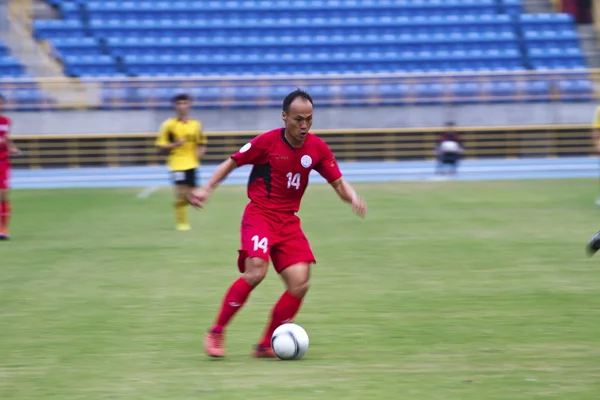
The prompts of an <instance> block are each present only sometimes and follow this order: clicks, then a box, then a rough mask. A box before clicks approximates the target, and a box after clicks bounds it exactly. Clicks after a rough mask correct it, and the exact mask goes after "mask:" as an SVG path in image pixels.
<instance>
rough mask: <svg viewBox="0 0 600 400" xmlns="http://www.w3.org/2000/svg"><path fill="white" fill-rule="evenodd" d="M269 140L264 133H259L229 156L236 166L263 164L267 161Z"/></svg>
mask: <svg viewBox="0 0 600 400" xmlns="http://www.w3.org/2000/svg"><path fill="white" fill-rule="evenodd" d="M269 147H270V141H269V140H268V137H266V134H264V133H263V134H262V135H259V136H257V137H255V138H254V139H252V140H251V141H250V142H249V143H246V144H245V145H243V146H242V148H241V149H239V150H238V151H237V153H235V154H234V155H232V156H231V158H232V159H233V161H235V163H236V164H237V166H238V167H241V166H242V165H249V164H251V165H257V164H265V163H267V162H268V161H269V157H268V156H269Z"/></svg>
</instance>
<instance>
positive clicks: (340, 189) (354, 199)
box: [331, 178, 367, 217]
mask: <svg viewBox="0 0 600 400" xmlns="http://www.w3.org/2000/svg"><path fill="white" fill-rule="evenodd" d="M331 187H333V189H334V190H335V192H336V193H337V194H338V196H340V198H341V199H342V200H343V201H344V202H346V203H348V204H352V211H353V212H354V213H355V214H356V215H358V216H360V217H365V216H366V215H367V203H366V202H365V199H364V198H362V197H360V196H358V195H357V194H356V191H355V190H354V188H353V187H352V185H350V184H349V183H348V182H346V181H345V180H344V178H340V179H338V180H336V181H333V182H331Z"/></svg>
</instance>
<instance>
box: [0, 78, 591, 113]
mask: <svg viewBox="0 0 600 400" xmlns="http://www.w3.org/2000/svg"><path fill="white" fill-rule="evenodd" d="M599 82H600V70H587V69H586V70H576V71H573V70H571V71H547V72H543V71H520V72H496V73H479V74H475V73H452V74H450V73H447V74H443V73H437V74H377V75H366V74H361V75H335V76H333V75H321V76H314V75H311V76H295V77H274V76H256V77H237V78H236V77H228V78H224V77H218V76H214V77H178V78H172V77H164V78H163V77H160V78H159V77H156V78H128V79H116V78H115V79H110V78H106V79H76V78H40V79H36V80H26V79H11V80H7V79H4V80H3V79H0V93H3V95H4V96H5V97H6V98H7V99H8V108H9V109H11V110H20V109H31V108H35V109H50V110H51V109H61V108H70V109H94V108H103V109H131V108H132V109H143V108H163V107H169V106H170V105H169V99H170V96H172V95H173V94H175V93H177V92H189V93H190V94H192V95H193V97H194V98H195V105H196V106H197V107H225V108H227V107H269V106H276V105H279V104H280V103H281V99H282V98H283V97H284V96H285V94H287V93H288V92H289V91H290V90H293V89H294V88H296V87H304V88H307V89H308V90H309V91H311V93H312V94H313V96H314V97H315V100H317V101H318V102H319V104H321V105H355V104H370V105H384V104H431V103H437V104H440V103H449V104H452V103H493V102H535V101H592V100H594V99H597V98H598V90H597V87H598V83H599ZM569 83H579V84H583V85H582V86H578V87H569ZM498 84H504V85H505V86H504V87H498ZM532 85H534V86H532ZM535 85H537V86H535ZM31 89H42V90H43V91H42V92H40V93H41V94H40V95H38V96H37V97H34V98H30V96H29V95H27V94H26V93H25V92H26V91H28V90H31ZM61 94H63V95H62V96H61ZM28 96H29V97H28Z"/></svg>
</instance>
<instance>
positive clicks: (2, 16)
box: [0, 0, 8, 36]
mask: <svg viewBox="0 0 600 400" xmlns="http://www.w3.org/2000/svg"><path fill="white" fill-rule="evenodd" d="M6 32H8V0H0V36H1V35H3V34H5V33H6Z"/></svg>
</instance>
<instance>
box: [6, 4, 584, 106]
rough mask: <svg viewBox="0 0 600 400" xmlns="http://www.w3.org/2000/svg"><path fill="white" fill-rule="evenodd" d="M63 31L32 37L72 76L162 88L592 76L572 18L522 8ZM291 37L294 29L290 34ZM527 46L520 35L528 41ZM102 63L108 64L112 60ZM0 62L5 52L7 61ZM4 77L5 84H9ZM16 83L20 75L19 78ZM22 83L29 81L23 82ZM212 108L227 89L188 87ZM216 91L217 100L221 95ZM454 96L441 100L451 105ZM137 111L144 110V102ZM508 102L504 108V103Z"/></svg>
mask: <svg viewBox="0 0 600 400" xmlns="http://www.w3.org/2000/svg"><path fill="white" fill-rule="evenodd" d="M52 3H53V4H55V5H57V6H58V7H59V9H60V10H61V13H62V15H63V18H64V20H62V21H37V22H36V23H35V25H34V27H35V35H36V37H37V38H39V39H47V40H51V42H52V44H53V46H54V47H55V49H56V50H57V51H58V53H59V54H60V56H61V57H62V58H63V60H64V62H65V64H66V70H67V72H68V73H69V74H71V75H74V76H83V77H85V76H92V77H104V76H107V77H108V76H122V75H123V74H127V75H133V76H137V75H146V76H155V77H158V78H160V77H177V76H179V77H182V76H193V75H203V76H215V77H218V76H237V77H248V78H252V77H253V76H257V75H265V74H267V75H274V76H279V75H300V74H301V75H329V74H336V75H338V74H378V73H394V72H406V73H426V72H428V73H446V72H448V73H452V72H456V71H459V72H465V73H472V74H477V73H479V72H484V71H488V72H489V71H497V72H503V71H507V72H510V71H517V70H524V69H526V65H527V66H531V67H532V68H534V69H538V70H548V71H554V70H557V69H570V70H573V69H581V68H586V66H585V59H584V57H583V54H582V51H581V47H580V44H579V40H578V39H579V38H578V34H577V31H576V29H575V25H574V22H573V19H572V17H570V16H569V15H566V14H535V15H529V14H523V5H522V0H288V1H286V2H281V1H277V0H190V1H184V0H175V1H167V0H124V1H117V0H109V1H100V0H62V1H61V0H53V1H52ZM290 27H293V28H295V29H294V30H293V31H292V30H290ZM521 35H522V36H521ZM105 52H106V54H105ZM2 54H6V52H4V53H3V52H2V48H1V47H0V57H1V56H2ZM1 68H2V67H0V73H2V72H1V71H2V69H1ZM12 72H14V71H12ZM19 73H22V71H20V72H19ZM585 82H588V81H587V78H581V79H575V78H573V79H566V80H565V83H562V84H561V85H562V86H561V87H560V90H561V91H563V92H564V93H565V95H569V96H571V97H572V98H574V97H573V96H576V95H577V93H579V94H581V93H586V92H585V90H587V89H586V86H585V85H586V83H585ZM548 85H549V82H548V81H544V80H543V79H540V80H536V81H531V82H529V81H523V82H519V84H516V83H514V82H512V81H510V80H509V79H506V80H503V79H501V78H499V79H498V80H497V81H496V82H490V83H487V84H486V85H483V84H482V83H481V82H475V81H464V82H459V83H455V84H447V85H444V84H439V83H434V82H422V83H420V84H415V85H406V84H400V85H399V84H379V85H366V84H355V85H341V86H335V85H333V86H329V85H323V84H314V85H310V88H311V91H312V92H313V95H314V96H319V98H320V99H321V100H323V101H326V102H329V104H334V103H335V99H336V96H340V95H344V96H351V97H352V98H355V99H357V100H356V101H357V102H363V103H364V102H368V101H370V99H373V98H376V97H378V96H379V97H384V98H387V99H394V101H396V100H398V101H399V102H402V101H404V100H406V99H407V97H406V96H413V98H415V99H417V101H419V102H421V103H423V104H437V103H439V102H441V101H453V102H459V103H469V102H474V101H477V100H474V99H477V98H478V96H479V95H482V96H483V95H484V94H485V93H490V94H494V95H497V96H496V98H497V99H499V100H498V101H503V100H502V99H503V97H502V96H504V98H506V99H508V98H509V97H511V96H513V95H515V94H516V93H523V94H525V95H527V96H526V98H525V100H524V101H539V100H540V99H542V101H547V100H548V99H549V93H550V90H549V87H548ZM178 89H179V88H178V87H176V86H169V87H160V88H155V89H144V88H140V89H137V90H134V91H121V90H117V89H106V90H105V92H104V93H103V96H104V98H105V100H110V101H111V102H114V103H116V102H118V99H119V98H126V99H130V100H131V99H138V100H139V104H140V106H143V104H144V102H145V99H156V100H157V101H161V102H163V101H167V100H168V99H169V98H170V97H171V96H172V95H173V94H174V92H175V91H176V90H178ZM188 89H189V90H191V91H192V92H193V93H194V95H195V97H198V98H202V99H204V100H205V101H206V102H207V103H210V101H211V99H212V100H214V99H216V98H218V97H219V96H220V95H222V94H223V92H222V91H223V90H224V89H222V88H218V87H216V86H207V87H204V88H201V87H193V88H188ZM288 89H289V88H287V87H285V86H281V85H273V86H266V87H264V88H260V89H259V88H254V87H251V86H243V85H239V86H235V85H233V86H231V87H230V88H228V89H226V90H227V93H226V95H227V96H230V97H231V98H233V99H237V100H243V101H248V102H252V101H275V100H278V99H279V98H280V97H281V95H282V94H284V92H286V91H288ZM219 90H220V91H221V92H219ZM444 96H445V97H446V99H445V100H444V99H443V97H444ZM138 100H136V101H138ZM507 101H508V100H507Z"/></svg>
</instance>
